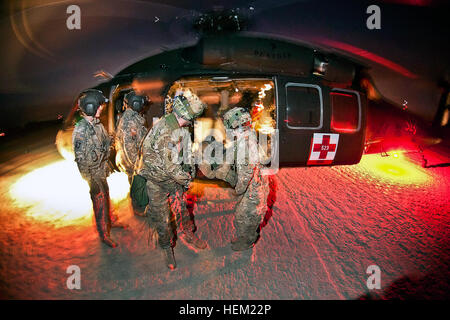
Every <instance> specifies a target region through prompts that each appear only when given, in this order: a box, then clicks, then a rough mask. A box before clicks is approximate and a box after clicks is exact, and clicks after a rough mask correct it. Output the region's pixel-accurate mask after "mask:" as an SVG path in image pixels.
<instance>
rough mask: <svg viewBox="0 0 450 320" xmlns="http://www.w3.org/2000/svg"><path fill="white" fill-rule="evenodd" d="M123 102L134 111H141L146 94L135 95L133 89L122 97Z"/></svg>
mask: <svg viewBox="0 0 450 320" xmlns="http://www.w3.org/2000/svg"><path fill="white" fill-rule="evenodd" d="M124 101H125V103H126V104H127V106H129V107H130V108H131V109H133V110H134V111H136V112H140V111H142V108H143V107H144V104H145V103H146V102H147V97H146V96H141V95H137V94H136V93H135V92H134V91H131V92H128V93H127V94H126V95H125V98H124Z"/></svg>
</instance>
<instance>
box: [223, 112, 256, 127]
mask: <svg viewBox="0 0 450 320" xmlns="http://www.w3.org/2000/svg"><path fill="white" fill-rule="evenodd" d="M251 123H252V117H251V116H250V113H249V112H248V111H247V110H246V109H244V108H241V107H236V108H233V109H230V110H228V111H227V112H225V114H224V115H223V124H224V125H225V128H227V129H236V128H238V127H240V126H250V125H251Z"/></svg>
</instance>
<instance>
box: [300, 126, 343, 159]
mask: <svg viewBox="0 0 450 320" xmlns="http://www.w3.org/2000/svg"><path fill="white" fill-rule="evenodd" d="M338 142H339V134H332V133H314V135H313V138H312V139H311V151H310V153H309V159H308V162H307V164H308V165H314V164H331V163H332V162H333V160H334V156H335V155H336V150H337V146H338Z"/></svg>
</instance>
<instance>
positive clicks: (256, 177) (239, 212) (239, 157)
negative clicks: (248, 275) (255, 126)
mask: <svg viewBox="0 0 450 320" xmlns="http://www.w3.org/2000/svg"><path fill="white" fill-rule="evenodd" d="M245 146H246V147H245ZM230 150H231V152H233V153H234V157H233V158H234V162H233V164H227V163H224V164H222V165H221V166H220V167H219V168H217V169H216V170H215V177H216V178H218V179H221V180H224V181H226V182H228V183H230V185H231V186H232V187H234V189H235V192H236V194H237V196H238V203H237V206H236V211H235V218H234V227H235V229H236V236H237V237H236V238H235V239H233V241H232V243H235V242H236V241H238V240H239V239H241V240H239V241H241V242H242V239H244V247H247V245H246V244H248V247H250V245H251V244H252V243H254V242H255V241H256V239H257V237H258V231H259V225H260V224H261V222H262V220H263V218H264V215H265V213H266V208H267V197H268V195H269V180H268V177H267V176H265V175H262V173H261V169H262V166H261V164H260V162H259V155H260V153H259V149H258V144H257V140H256V136H254V132H253V131H247V132H246V133H245V134H244V135H243V136H241V137H239V138H238V139H237V140H236V141H234V142H233V144H232V145H231V146H230ZM240 150H245V153H244V154H242V153H241V151H240ZM240 250H241V249H240Z"/></svg>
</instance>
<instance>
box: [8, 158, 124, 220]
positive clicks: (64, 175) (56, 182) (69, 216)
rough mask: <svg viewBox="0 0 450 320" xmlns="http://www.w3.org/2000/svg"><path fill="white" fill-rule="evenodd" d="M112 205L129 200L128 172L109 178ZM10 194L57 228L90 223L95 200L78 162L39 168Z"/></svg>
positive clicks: (17, 184)
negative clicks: (90, 193)
mask: <svg viewBox="0 0 450 320" xmlns="http://www.w3.org/2000/svg"><path fill="white" fill-rule="evenodd" d="M108 185H109V188H110V195H111V200H112V204H114V203H117V202H119V201H121V200H123V199H125V198H126V197H127V195H128V191H129V183H128V178H127V175H126V174H125V173H122V172H121V173H118V172H115V173H113V174H112V175H111V176H110V177H108ZM10 196H11V198H12V199H13V200H14V202H15V204H16V205H17V206H18V207H19V208H23V209H25V210H26V215H27V216H29V217H31V218H34V219H37V220H39V221H43V222H50V223H53V224H54V225H55V226H57V227H63V226H67V225H74V224H90V223H91V216H92V214H93V212H92V202H91V199H90V196H89V186H88V184H87V182H86V181H85V180H83V179H82V178H81V176H80V174H79V172H78V168H77V165H76V163H75V162H73V161H68V160H63V161H58V162H54V163H52V164H49V165H47V166H45V167H42V168H39V169H36V170H34V171H32V172H30V173H28V174H26V175H24V176H22V177H21V178H20V179H19V180H17V181H16V182H15V183H14V185H13V186H12V187H11V189H10Z"/></svg>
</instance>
